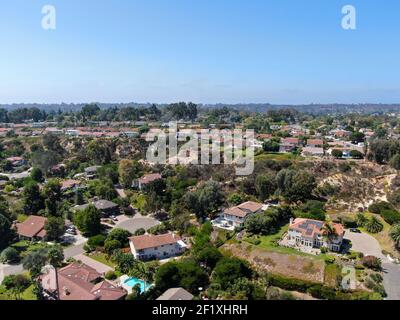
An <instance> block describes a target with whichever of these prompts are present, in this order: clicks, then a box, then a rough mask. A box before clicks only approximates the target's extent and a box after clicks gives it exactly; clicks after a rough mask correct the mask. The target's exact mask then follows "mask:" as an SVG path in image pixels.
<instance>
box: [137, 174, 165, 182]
mask: <svg viewBox="0 0 400 320" xmlns="http://www.w3.org/2000/svg"><path fill="white" fill-rule="evenodd" d="M158 179H161V174H159V173H149V174H145V175H144V176H143V177H141V178H140V179H139V182H140V184H147V183H150V182H153V181H156V180H158Z"/></svg>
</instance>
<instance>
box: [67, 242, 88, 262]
mask: <svg viewBox="0 0 400 320" xmlns="http://www.w3.org/2000/svg"><path fill="white" fill-rule="evenodd" d="M84 246H85V243H81V244H78V245H74V246H71V247H68V248H66V249H64V258H65V259H66V260H67V259H68V258H72V257H75V256H77V255H80V254H82V253H84V252H85V250H83V247H84Z"/></svg>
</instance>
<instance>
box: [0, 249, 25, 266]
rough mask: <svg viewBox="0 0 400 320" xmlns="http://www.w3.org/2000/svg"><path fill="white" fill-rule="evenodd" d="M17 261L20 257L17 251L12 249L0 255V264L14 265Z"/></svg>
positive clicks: (5, 250)
mask: <svg viewBox="0 0 400 320" xmlns="http://www.w3.org/2000/svg"><path fill="white" fill-rule="evenodd" d="M19 260H20V256H19V253H18V251H17V250H16V249H14V248H12V247H8V248H6V249H4V250H3V252H2V253H1V255H0V262H1V263H16V262H19Z"/></svg>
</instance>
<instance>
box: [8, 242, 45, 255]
mask: <svg viewBox="0 0 400 320" xmlns="http://www.w3.org/2000/svg"><path fill="white" fill-rule="evenodd" d="M45 246H46V244H45V243H41V242H36V243H31V242H30V241H26V240H21V241H18V242H16V243H13V244H12V245H11V247H13V248H15V249H16V250H17V251H18V252H19V253H20V254H21V255H22V256H24V255H25V254H26V253H28V252H31V251H34V250H36V249H40V248H43V247H45Z"/></svg>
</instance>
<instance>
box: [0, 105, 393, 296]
mask: <svg viewBox="0 0 400 320" xmlns="http://www.w3.org/2000/svg"><path fill="white" fill-rule="evenodd" d="M189 105H190V104H188V105H186V104H176V105H174V104H173V105H170V106H167V107H166V109H162V108H160V110H158V108H157V107H151V110H152V111H151V112H156V111H155V110H156V109H157V110H158V111H157V112H161V113H165V114H166V115H170V113H171V112H172V114H173V112H174V111H175V112H177V110H182V111H180V112H183V113H184V112H188V117H193V119H192V120H191V121H182V120H179V121H178V122H177V125H176V128H177V129H176V130H177V132H181V133H182V134H181V136H182V137H185V139H186V138H187V137H188V133H190V130H192V129H191V128H194V129H193V130H195V131H196V132H199V133H201V130H207V128H211V129H212V130H217V124H204V123H203V122H202V121H203V120H202V119H207V117H212V119H215V115H214V113H215V111H213V110H212V111H209V110H202V109H201V108H199V107H197V106H195V105H194V104H193V105H190V106H191V108H192V109H193V110H195V109H194V108H195V107H197V108H198V109H197V115H195V114H194V115H192V114H191V113H190V112H192V111H189V108H188V106H189ZM192 109H191V110H192ZM84 110H85V111H83V110H82V111H79V112H78V113H77V114H76V117H78V115H79V114H80V113H81V112H88V110H90V111H91V112H93V115H92V119H93V120H92V121H91V122H90V126H88V125H89V122H87V123H86V126H85V125H82V124H79V125H78V126H77V127H76V128H75V129H71V126H67V128H68V129H67V130H64V128H63V125H62V121H61V120H57V117H55V118H54V120H55V121H51V122H49V121H46V122H43V123H41V122H40V121H39V122H38V121H36V122H30V121H22V123H20V124H11V123H6V124H3V129H2V130H0V131H1V132H11V131H12V132H13V134H12V135H11V134H9V135H7V134H6V135H4V136H3V137H2V138H1V139H2V140H1V143H2V144H3V151H2V153H1V157H2V158H1V159H0V164H2V167H1V168H2V172H1V174H0V177H1V179H2V180H1V182H2V184H1V197H0V200H1V201H0V209H1V211H0V214H1V216H0V217H1V219H2V220H1V221H3V222H2V223H1V226H2V229H1V230H2V231H1V232H2V235H3V236H2V238H0V239H1V241H2V242H1V243H2V249H1V253H0V259H1V264H0V268H1V272H0V277H1V278H0V280H1V281H0V283H3V284H2V285H1V286H0V297H1V298H7V299H20V298H21V299H34V300H36V299H40V300H141V299H147V300H157V299H159V300H173V299H176V300H192V299H200V300H210V299H222V300H224V299H256V298H257V299H267V300H268V299H270V298H271V297H272V295H274V297H276V298H277V299H283V298H284V297H285V296H290V297H291V299H300V300H301V299H321V300H324V299H331V298H332V297H333V296H334V297H337V298H338V297H342V295H344V296H343V298H344V299H350V298H351V299H353V298H355V299H397V298H399V299H400V290H398V288H397V287H396V286H395V285H393V284H394V283H396V279H397V277H399V276H400V267H399V265H398V264H397V263H398V262H399V260H398V259H399V258H400V254H399V251H398V249H397V248H398V247H397V242H396V241H397V240H396V239H397V238H396V234H397V233H396V230H397V228H398V224H399V223H400V213H399V211H398V210H400V207H399V202H398V201H397V200H398V199H397V196H398V190H397V185H398V181H397V180H398V175H397V170H398V169H400V165H399V164H400V161H398V160H399V159H397V158H399V157H398V155H397V154H393V155H392V156H391V157H390V158H389V156H388V154H387V153H385V152H382V150H385V148H387V150H397V149H396V146H397V142H396V141H395V140H390V139H391V138H387V139H389V140H383V139H382V138H381V135H382V134H383V135H385V136H387V137H389V136H392V135H393V134H395V132H396V130H397V127H396V126H395V127H390V128H388V120H387V119H386V118H385V117H381V118H379V119H380V122H379V125H378V126H375V125H374V126H372V125H368V122H367V121H366V119H368V118H367V117H368V116H367V115H359V116H358V122H355V123H354V124H353V125H352V126H349V125H346V124H347V122H348V119H347V118H346V117H344V118H343V119H342V120H340V121H339V120H337V119H336V120H335V119H333V120H332V121H329V122H326V119H325V116H315V117H314V119H313V120H312V122H310V120H308V118H306V117H305V116H303V115H302V114H301V113H297V112H296V111H293V110H282V112H281V114H280V113H277V112H276V111H274V112H267V113H265V114H258V115H256V116H254V115H252V114H251V113H249V114H246V115H245V116H242V117H243V118H241V120H240V121H239V120H238V121H237V122H235V123H233V124H232V125H228V124H226V123H225V121H224V119H225V117H226V116H228V115H232V114H233V115H234V114H236V113H237V111H235V110H234V109H232V110H230V109H225V110H224V113H221V115H219V117H221V120H220V124H219V125H220V126H221V127H223V128H226V127H237V128H243V127H244V124H245V123H249V122H252V121H256V120H255V119H256V118H258V117H261V116H262V117H263V118H264V119H265V120H264V121H266V122H268V123H269V125H268V126H265V128H261V129H260V128H258V129H257V134H256V135H255V138H254V139H250V141H249V143H247V146H251V147H253V148H254V152H255V157H254V161H255V165H254V171H253V172H252V173H251V174H250V175H247V176H238V175H235V174H234V169H235V166H237V164H236V163H235V162H233V163H232V164H230V165H213V164H211V158H209V159H210V164H209V165H207V164H205V165H204V164H199V165H193V163H192V162H190V161H186V160H185V157H189V158H190V159H191V160H193V159H195V158H194V157H193V155H192V154H190V153H191V152H183V153H181V154H180V155H179V156H178V157H176V158H174V159H173V161H171V163H173V164H172V165H171V164H166V165H162V164H157V163H153V162H151V161H147V159H146V153H147V152H148V147H149V145H150V142H147V141H146V136H145V135H143V133H141V134H138V135H136V134H135V135H131V134H123V132H137V131H138V130H142V129H141V128H142V126H143V125H144V124H143V123H145V124H148V127H147V128H146V130H145V131H146V132H148V131H150V130H152V129H156V130H161V131H163V132H165V133H166V134H168V133H169V131H170V130H175V129H171V128H170V127H169V125H168V124H165V123H162V122H161V121H159V122H152V123H150V122H146V121H145V122H139V123H137V121H127V122H124V123H122V124H121V123H119V122H114V121H111V122H104V123H103V122H100V121H96V120H94V119H98V118H99V112H100V109H99V108H98V107H97V106H96V105H87V106H85V108H84ZM121 110H123V109H121ZM121 112H122V111H121ZM148 112H149V111H146V112H144V113H143V116H141V118H143V119H145V118H146V117H147V116H148ZM157 112H156V113H157ZM189 114H190V116H189ZM278 115H279V117H281V120H280V121H279V122H276V121H274V119H275V118H276V117H277V116H278ZM255 117H256V118H255ZM397 119H398V116H397V114H396V115H393V117H392V118H391V121H392V122H394V121H395V120H396V121H397ZM257 121H258V120H257ZM215 122H217V121H215ZM217 123H218V122H217ZM328 123H329V124H328ZM357 123H359V124H357ZM362 124H363V125H362ZM399 127H400V126H399ZM17 128H18V129H17ZM21 128H23V129H24V130H23V131H18V130H22V129H21ZM30 130H32V131H31V132H32V135H26V134H25V133H27V132H30ZM41 130H42V131H41ZM19 132H23V133H24V134H23V135H22V136H20V135H19ZM82 132H83V133H84V134H83V135H81V133H82ZM117 132H119V133H118V134H117ZM171 132H174V131H171ZM33 133H34V134H33ZM89 133H92V134H89ZM108 135H110V136H108ZM182 139H183V138H182ZM185 139H183V140H185ZM202 139H203V140H202V143H203V144H205V145H207V144H208V145H210V146H213V148H214V150H219V151H220V152H222V151H224V150H225V147H226V146H225V145H224V144H226V143H232V146H233V148H232V149H233V150H235V148H236V150H237V148H238V147H237V146H238V145H239V142H238V141H236V140H235V139H231V140H229V139H228V138H226V135H225V136H220V135H218V134H216V133H215V132H214V133H213V134H212V135H210V136H209V139H205V138H204V137H203V138H202ZM210 139H211V140H212V141H210ZM185 142H186V140H185V141H181V142H179V147H181V146H182V144H184V143H185ZM245 145H246V144H243V146H245ZM215 148H218V149H215ZM83 149H84V150H85V152H82V150H83ZM186 153H187V154H186ZM221 154H222V153H221ZM201 156H202V157H203V156H204V155H201ZM175 160H176V161H175ZM382 239H386V240H385V241H383V240H382ZM368 243H369V244H368ZM366 244H368V245H366ZM382 252H384V253H382ZM343 266H346V268H355V269H356V270H358V272H357V273H356V278H355V279H353V282H351V285H352V289H351V290H350V291H348V290H347V289H346V290H347V291H346V290H345V291H343V290H344V289H343V287H342V285H343V284H342V282H340V281H339V280H338V279H341V278H342V276H343V275H342V274H341V271H340V270H341V268H342V267H343ZM234 270H237V271H234ZM240 270H241V271H240ZM385 270H388V271H387V272H386V271H385ZM170 274H174V275H176V277H172V276H170ZM191 274H195V275H196V276H194V277H192V276H191ZM265 275H268V277H269V279H272V280H270V281H272V282H271V283H272V284H262V283H263V281H261V279H263V277H265ZM381 278H382V279H381ZM238 279H240V281H239V280H238ZM274 279H277V280H276V282H274V281H275V280H274ZM278 279H279V281H278ZM282 279H284V280H282ZM291 279H297V280H298V281H308V282H310V283H312V284H313V285H318V286H321V290H320V291H317V292H313V291H312V290H311V289H309V288H305V289H304V288H303V289H301V290H303V291H301V292H300V293H301V295H300V293H298V292H294V291H293V290H290V289H289V288H291V287H290V285H289V284H285V285H283V283H282V281H284V283H291V281H293V280H291ZM374 279H375V280H374ZM376 279H377V280H376ZM380 279H381V280H380ZM17 281H23V282H24V283H25V285H24V286H23V287H21V289H20V293H18V294H16V293H14V291H13V289H12V288H13V287H12V286H13V284H14V283H16V282H17ZM241 282H246V283H247V285H246V286H259V291H257V292H262V294H261V296H255V293H252V292H248V291H246V292H247V293H245V291H240V290H239V291H237V290H236V289H234V288H236V287H235V286H236V285H239V283H241ZM234 284H235V285H234ZM36 288H40V289H36ZM199 288H201V289H199ZM322 288H323V289H322ZM327 292H329V297H328V296H325V295H326V294H327Z"/></svg>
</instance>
